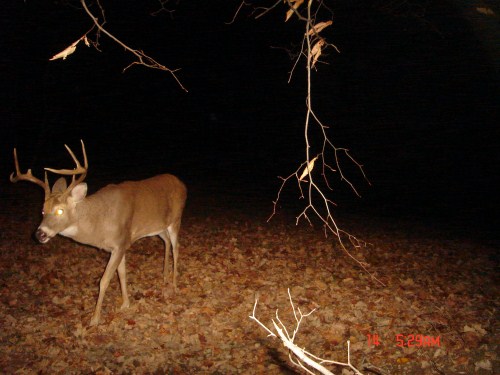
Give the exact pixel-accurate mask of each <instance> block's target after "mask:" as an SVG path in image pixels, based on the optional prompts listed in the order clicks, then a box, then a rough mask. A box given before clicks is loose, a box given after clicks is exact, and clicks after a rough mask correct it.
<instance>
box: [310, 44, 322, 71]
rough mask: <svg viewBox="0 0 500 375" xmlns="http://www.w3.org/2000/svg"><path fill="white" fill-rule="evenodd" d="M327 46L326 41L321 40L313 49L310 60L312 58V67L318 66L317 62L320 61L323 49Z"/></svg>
mask: <svg viewBox="0 0 500 375" xmlns="http://www.w3.org/2000/svg"><path fill="white" fill-rule="evenodd" d="M324 45H325V40H324V39H320V40H318V41H317V42H316V44H315V45H314V46H313V48H311V54H310V56H309V58H311V57H312V60H313V61H312V65H311V66H312V67H314V65H315V64H316V62H317V61H318V59H319V57H320V56H321V48H323V46H324Z"/></svg>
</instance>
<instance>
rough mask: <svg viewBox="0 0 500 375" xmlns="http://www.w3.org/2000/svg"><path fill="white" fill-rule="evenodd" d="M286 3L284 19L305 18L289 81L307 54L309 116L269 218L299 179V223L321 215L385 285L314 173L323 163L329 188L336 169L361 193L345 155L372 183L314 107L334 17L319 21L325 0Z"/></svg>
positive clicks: (344, 246)
mask: <svg viewBox="0 0 500 375" xmlns="http://www.w3.org/2000/svg"><path fill="white" fill-rule="evenodd" d="M279 3H280V1H278V2H275V3H273V4H272V5H271V6H269V7H268V8H256V9H255V10H257V9H258V10H259V12H260V13H259V14H258V15H257V17H261V16H263V15H264V14H266V13H267V12H269V11H270V10H272V9H274V8H275V7H277V6H278V4H279ZM285 3H286V4H287V6H288V7H287V8H288V9H287V11H286V15H285V22H286V21H288V20H290V19H292V18H294V17H296V18H297V19H298V20H299V21H302V22H304V34H303V39H302V44H301V49H300V53H299V54H298V57H297V58H296V59H295V62H294V64H293V67H292V70H291V72H290V76H289V82H290V80H291V79H292V75H293V73H294V71H295V69H296V68H297V66H298V65H299V62H300V60H301V59H302V58H305V61H306V64H305V68H306V73H307V94H306V117H305V122H304V141H305V160H304V161H303V162H302V163H301V164H300V165H299V166H298V168H297V169H296V170H295V171H294V172H293V173H291V174H290V175H289V176H288V177H285V178H284V177H280V176H279V177H278V178H279V179H281V181H282V182H281V186H280V188H279V190H278V193H277V197H276V200H274V201H273V211H272V213H271V215H270V217H269V219H268V221H269V220H271V218H272V217H273V216H274V215H275V214H276V210H277V205H278V202H279V200H280V198H281V193H282V191H283V189H284V187H285V186H286V185H287V184H288V183H289V182H290V181H292V180H296V182H297V185H298V189H299V192H300V198H305V199H306V201H307V203H306V207H305V208H304V209H303V210H302V212H300V214H299V215H298V216H297V217H296V223H297V224H298V222H299V221H300V220H301V219H305V220H307V221H308V222H309V223H310V224H311V220H310V218H309V215H310V214H312V215H313V216H315V217H316V218H318V219H319V220H320V221H321V223H322V224H323V226H324V229H325V234H327V233H332V234H333V235H334V236H335V237H336V238H337V239H338V241H339V243H340V246H341V248H342V250H343V251H344V252H345V253H346V254H347V255H348V256H349V257H350V258H351V259H352V260H354V261H355V262H356V263H357V264H358V265H359V266H360V267H361V268H362V269H363V270H364V271H365V272H367V273H368V274H369V275H370V276H371V277H372V278H373V279H374V280H375V281H376V282H378V283H379V284H381V285H385V284H384V283H383V282H382V281H380V280H379V279H378V278H377V277H376V276H375V275H374V274H373V273H372V272H370V271H369V269H368V267H369V264H367V263H365V262H361V261H359V260H358V259H356V257H355V256H353V255H352V254H351V252H350V251H349V250H348V248H347V244H346V243H345V242H344V239H345V238H346V237H347V239H348V241H349V243H350V244H351V245H352V246H353V247H354V248H359V247H362V246H366V245H367V243H366V242H365V241H362V240H360V239H358V238H357V237H356V236H354V235H353V234H351V233H349V232H347V231H345V230H343V229H341V228H340V227H339V226H338V225H337V221H336V219H335V217H334V215H333V208H334V206H336V204H335V203H334V202H333V201H332V200H331V199H330V198H328V196H327V194H326V193H325V191H324V189H323V188H322V187H321V186H320V185H318V183H317V182H316V179H315V177H314V176H315V174H314V173H313V170H314V167H315V165H318V164H320V165H321V167H320V170H321V172H322V173H321V174H322V177H323V181H324V184H325V185H326V187H327V189H329V190H330V191H331V190H333V189H332V187H331V182H330V180H329V177H328V174H330V173H335V174H337V175H338V177H339V179H340V181H341V182H344V183H346V184H347V185H348V186H349V187H350V189H351V190H352V191H353V192H354V194H356V195H357V196H360V194H359V192H358V191H357V189H356V188H355V186H354V184H353V183H352V182H351V180H350V179H349V178H348V177H347V176H346V174H345V173H344V169H343V166H342V163H341V162H340V157H341V156H344V157H346V158H347V159H348V160H349V161H350V162H351V163H352V165H354V166H355V167H356V169H357V170H358V171H359V172H360V174H361V175H362V176H363V178H364V179H365V180H366V181H367V183H368V184H370V182H369V181H368V179H367V177H366V174H365V172H364V169H363V166H362V165H361V164H360V163H359V162H358V161H357V160H356V159H355V158H354V157H353V156H352V155H351V154H350V153H349V150H348V149H347V148H342V147H337V146H335V144H334V143H333V142H332V140H331V139H330V138H329V136H328V134H327V129H328V126H326V125H325V124H324V123H323V122H322V121H321V119H320V118H319V117H318V115H317V114H316V112H315V111H314V107H313V102H312V92H313V88H312V78H311V77H312V71H313V70H314V69H316V67H317V65H319V64H320V63H321V58H322V56H324V51H325V50H326V49H328V48H332V49H334V50H335V51H337V52H339V49H338V48H337V47H336V46H335V45H334V44H331V43H328V42H327V41H326V39H325V38H324V37H323V36H322V35H321V32H322V31H323V30H325V29H327V28H328V27H330V26H331V25H332V24H333V21H332V20H322V21H317V19H318V18H319V15H318V14H319V10H320V9H321V8H322V7H324V5H323V2H322V1H315V0H307V3H305V1H304V0H285ZM313 3H314V4H316V5H317V6H316V8H315V11H313V9H312V8H313ZM262 9H263V10H262ZM255 10H254V11H255ZM313 128H315V129H318V128H319V130H320V134H321V137H322V140H321V141H320V142H321V143H320V145H318V144H317V141H316V142H315V140H314V139H313V138H312V137H311V133H312V129H313ZM318 146H319V147H318ZM318 149H319V150H318ZM312 150H318V153H317V154H316V155H314V156H313V154H312V153H311V152H312ZM329 153H333V159H334V163H333V165H330V164H329V163H328V161H327V155H328V154H329ZM315 163H316V164H315ZM300 171H302V172H300ZM306 178H307V179H306ZM303 184H307V187H306V186H303Z"/></svg>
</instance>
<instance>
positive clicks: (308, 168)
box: [299, 156, 318, 181]
mask: <svg viewBox="0 0 500 375" xmlns="http://www.w3.org/2000/svg"><path fill="white" fill-rule="evenodd" d="M317 158H318V157H317V156H316V157H315V158H314V159H312V160H310V161H309V163H308V164H307V165H306V167H305V168H304V170H303V171H302V174H301V175H300V178H299V181H304V177H306V176H307V175H308V174H310V173H311V172H312V170H313V168H314V162H315V161H316V159H317Z"/></svg>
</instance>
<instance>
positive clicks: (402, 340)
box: [366, 333, 441, 348]
mask: <svg viewBox="0 0 500 375" xmlns="http://www.w3.org/2000/svg"><path fill="white" fill-rule="evenodd" d="M366 338H367V342H368V346H379V345H381V344H382V341H381V340H380V336H379V335H378V334H367V335H366ZM393 342H394V344H395V345H396V346H397V347H399V348H425V347H429V348H430V347H440V346H441V336H427V335H421V334H410V335H404V334H402V333H399V334H397V335H395V336H394V341H393Z"/></svg>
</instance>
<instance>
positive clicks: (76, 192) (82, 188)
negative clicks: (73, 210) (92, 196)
mask: <svg viewBox="0 0 500 375" xmlns="http://www.w3.org/2000/svg"><path fill="white" fill-rule="evenodd" d="M86 195H87V184H86V183H85V182H82V183H81V184H78V185H76V186H75V187H74V188H73V190H71V197H72V198H73V200H74V201H75V203H78V202H80V201H81V200H83V199H84V198H85V197H86Z"/></svg>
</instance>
